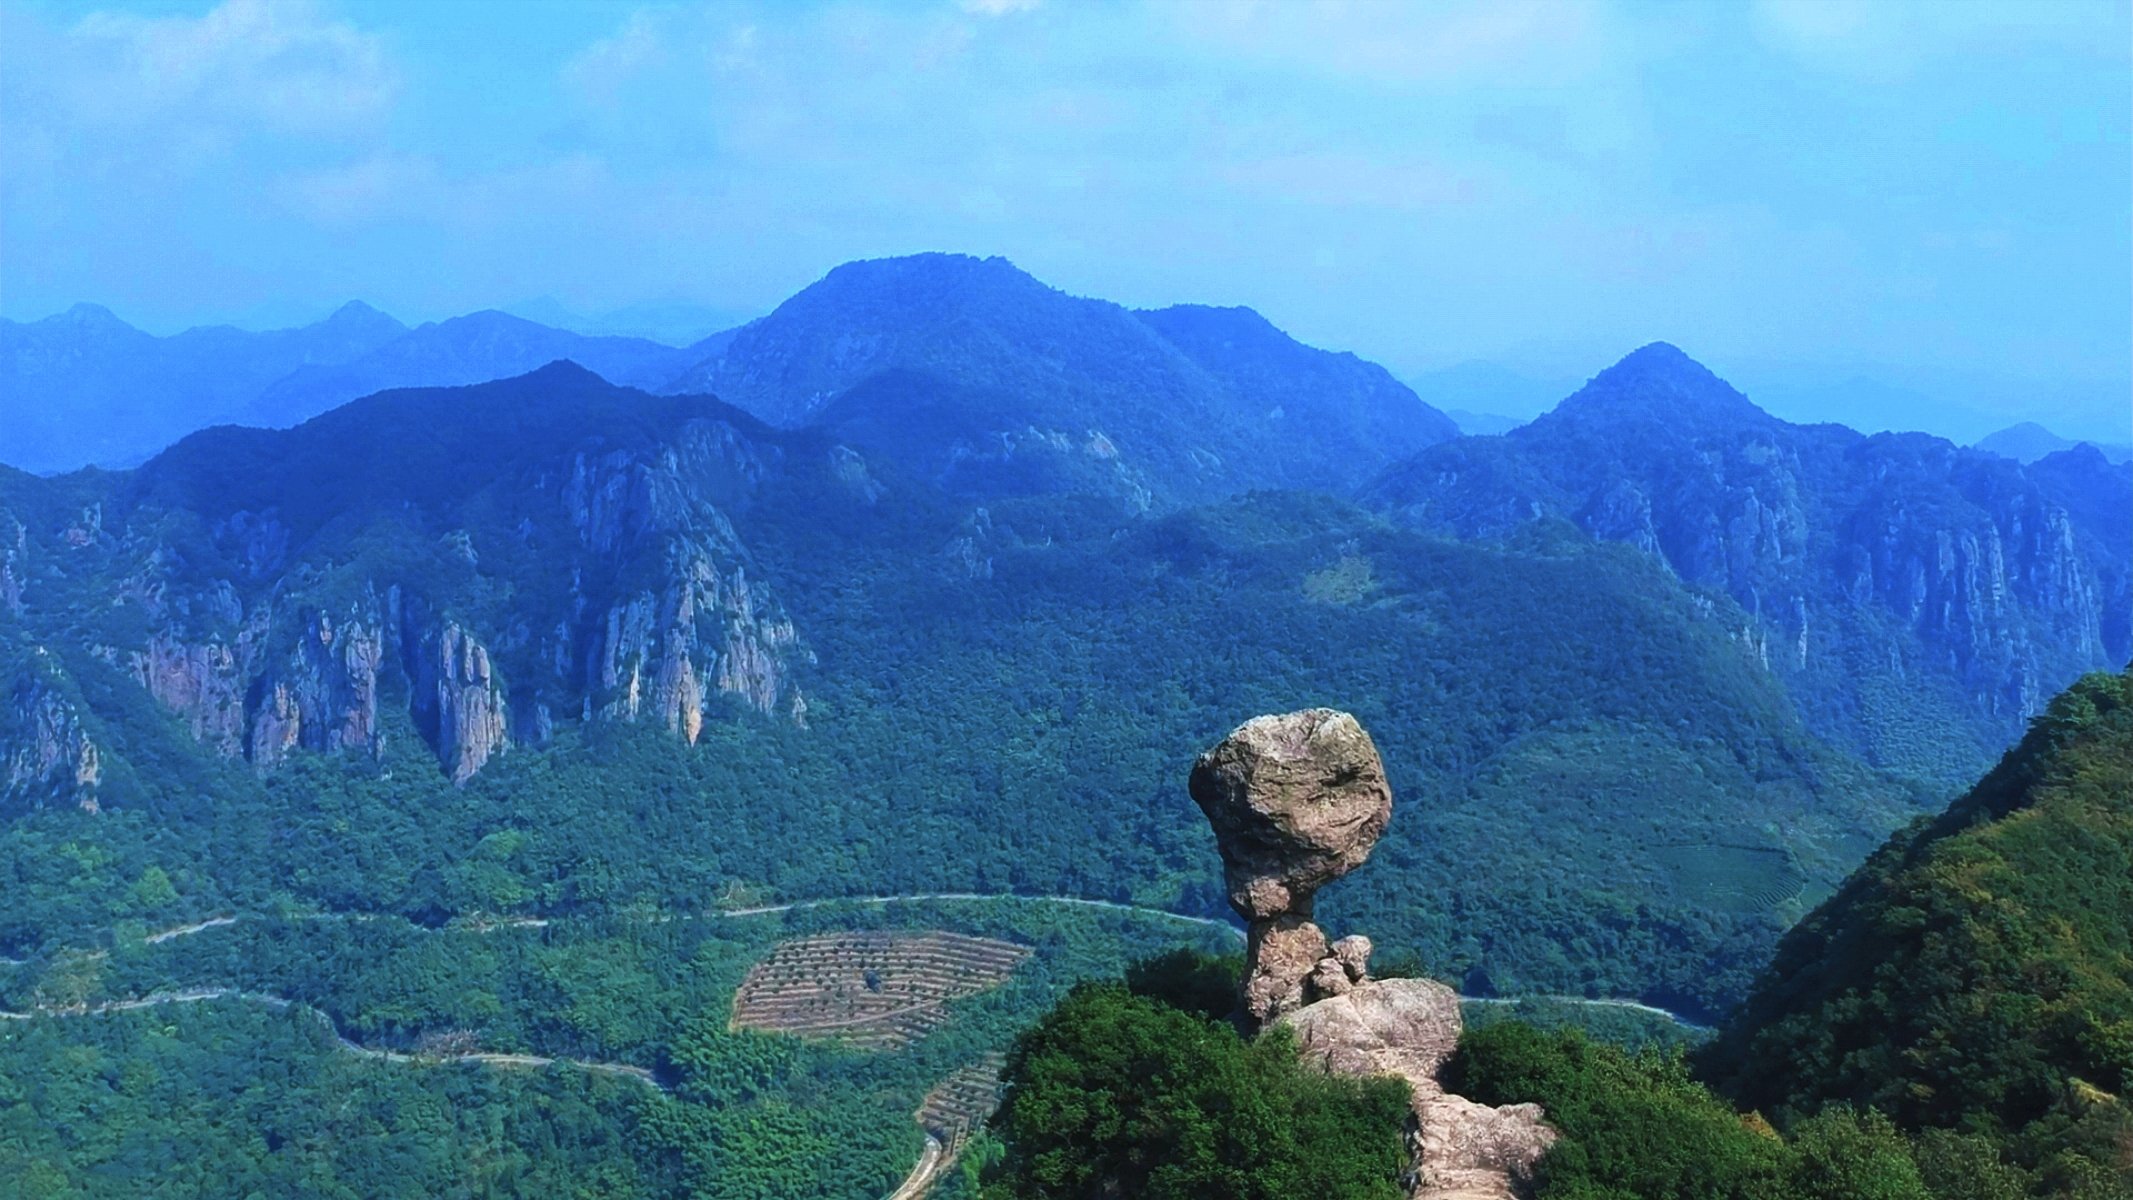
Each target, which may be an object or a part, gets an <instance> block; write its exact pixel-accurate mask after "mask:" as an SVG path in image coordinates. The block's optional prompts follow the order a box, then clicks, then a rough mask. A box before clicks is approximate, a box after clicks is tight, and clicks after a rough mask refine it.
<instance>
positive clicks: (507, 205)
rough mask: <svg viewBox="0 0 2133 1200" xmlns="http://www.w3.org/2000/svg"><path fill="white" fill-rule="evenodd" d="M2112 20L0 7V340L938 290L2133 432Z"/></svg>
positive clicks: (1435, 356) (1793, 13) (1317, 8)
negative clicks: (1092, 298)
mask: <svg viewBox="0 0 2133 1200" xmlns="http://www.w3.org/2000/svg"><path fill="white" fill-rule="evenodd" d="M2129 8H2133V6H2129V5H2128V4H2127V3H2125V2H2124V0H2118V2H2115V3H2113V2H2106V3H2097V4H2085V3H2071V2H2069V3H2055V2H2053V0H2025V2H2023V3H2014V4H2004V5H2003V4H1993V3H1983V2H1977V3H1971V2H1965V0H1942V2H1940V3H1933V4H1919V5H1911V4H1905V3H1898V2H1895V0H1889V2H1880V3H1848V2H1845V0H1770V2H1766V3H1743V4H1740V5H1724V4H1716V3H1712V4H1703V3H1696V4H1689V3H1682V4H1610V3H1598V4H1585V3H1574V2H1570V0H1562V2H1548V3H1517V2H1510V3H1506V2H1502V0H1495V2H1490V3H1483V4H1471V5H1468V4H1456V3H1455V4H1434V5H1423V4H1419V3H1417V4H1402V5H1397V6H1394V5H1383V6H1381V5H1371V4H1335V3H1327V4H1314V3H1310V2H1308V0H1290V2H1280V3H1250V2H1242V0H1239V2H1225V0H1205V2H1202V3H1191V4H1177V5H1152V4H1137V3H1102V2H1099V0H1079V2H1075V3H1064V2H1061V0H1051V2H1050V3H1033V2H1030V0H964V2H963V3H955V2H952V0H942V2H938V3H933V2H915V0H914V2H912V3H898V4H888V3H851V4H828V5H813V4H801V3H778V4H760V5H751V4H737V3H722V4H716V5H688V4H648V5H644V6H641V7H640V6H633V5H630V4H627V3H563V2H550V3H527V2H523V0H521V2H515V3H509V4H506V3H501V2H496V3H481V2H477V0H462V2H459V3H420V4H414V3H387V2H383V0H376V2H363V0H317V2H307V0H300V2H295V3H272V2H269V0H226V2H224V3H221V4H206V3H177V2H172V3H133V4H126V3H116V2H111V3H52V2H47V0H0V314H4V315H6V316H10V317H15V318H32V317H39V316H43V315H46V314H48V313H51V312H54V311H57V310H59V309H62V308H64V307H66V306H67V305H68V304H71V303H73V302H75V301H77V300H94V301H98V302H100V303H103V304H107V305H109V306H110V307H111V308H113V309H114V310H116V311H117V312H118V313H119V314H120V315H121V316H123V317H126V318H128V319H130V320H133V321H134V322H136V323H138V324H141V325H143V326H145V327H148V328H151V329H155V330H157V331H168V330H172V329H176V328H179V327H182V326H185V325H189V324H196V323H207V322H216V321H236V322H238V323H242V324H253V325H260V324H275V323H290V322H294V321H301V320H308V319H311V318H313V317H316V316H319V315H322V314H323V313H325V312H326V311H328V310H329V309H331V308H332V307H334V306H335V305H337V304H338V303H339V302H341V301H342V300H345V299H348V298H351V297H361V298H363V299H366V300H369V301H371V302H372V303H375V304H377V305H379V306H380V307H382V308H385V309H386V310H388V311H390V312H393V313H394V314H396V315H398V316H401V317H402V318H404V319H410V320H414V319H427V318H434V317H440V316H446V315H451V314H455V313H459V312H464V311H467V310H470V309H475V308H481V307H490V306H500V305H506V304H511V303H514V302H522V301H525V300H528V299H530V298H533V297H538V296H553V297H555V298H557V299H559V300H560V301H562V302H563V303H564V304H566V305H569V306H571V307H573V308H576V309H579V310H582V311H600V310H604V309H610V308H615V307H619V306H623V305H627V304H630V303H633V302H639V301H646V300H668V299H678V300H686V301H691V302H695V303H699V304H702V305H705V306H708V307H710V308H712V309H716V310H722V311H730V312H734V313H739V314H748V313H753V312H757V311H761V310H764V309H767V308H768V307H770V306H772V305H774V304H775V303H776V302H777V301H778V300H779V299H781V298H782V297H784V296H785V295H787V294H789V293H790V292H792V291H794V290H796V289H797V288H799V287H801V286H804V285H805V284H806V283H808V282H809V281H811V280H813V279H815V278H817V277H818V276H820V275H821V274H822V273H823V272H824V271H825V270H827V269H828V268H829V267H831V266H833V265H835V264H836V263H838V262H841V261H843V260H846V259H851V258H859V257H872V256H879V255H887V254H897V253H904V252H909V251H915V250H925V249H948V250H964V251H969V252H972V253H979V254H1005V255H1007V256H1008V257H1010V258H1012V259H1014V260H1015V261H1016V262H1017V263H1018V264H1020V265H1021V266H1023V267H1024V268H1026V269H1027V270H1029V271H1031V272H1032V273H1034V274H1036V275H1037V276H1039V277H1040V278H1043V279H1045V280H1046V281H1048V282H1051V283H1053V284H1055V285H1058V286H1060V287H1063V288H1066V289H1068V290H1070V291H1075V292H1081V293H1085V294H1091V295H1099V296H1104V297H1108V298H1111V299H1116V300H1120V301H1123V302H1126V303H1130V304H1142V305H1153V304H1163V303H1170V302H1175V301H1182V300H1196V301H1206V302H1212V303H1225V304H1249V305H1252V306H1253V307H1255V308H1258V309H1260V310H1261V311H1262V312H1264V313H1266V314H1267V315H1268V316H1269V317H1270V318H1272V319H1273V320H1274V321H1275V322H1276V323H1277V324H1280V325H1282V326H1284V327H1285V328H1287V329H1289V330H1290V331H1291V332H1293V333H1295V334H1297V335H1298V336H1300V337H1302V338H1304V339H1305V340H1307V341H1312V342H1315V343H1317V344H1321V345H1328V346H1333V347H1337V348H1347V349H1354V350H1356V351H1358V352H1360V353H1363V354H1365V355H1366V356H1369V357H1372V358H1376V359H1379V360H1381V361H1384V362H1386V363H1387V364H1388V365H1391V366H1393V367H1395V369H1397V370H1402V371H1407V372H1413V371H1420V370H1426V369H1428V368H1431V367H1436V366H1443V365H1447V364H1451V363H1455V362H1460V361H1463V360H1469V359H1484V360H1492V361H1496V362H1501V363H1507V364H1510V365H1511V366H1513V367H1515V368H1517V369H1519V370H1521V371H1525V372H1528V373H1533V374H1540V375H1544V376H1551V377H1552V376H1558V375H1559V376H1565V377H1569V376H1582V375H1584V374H1589V373H1590V372H1591V371H1592V370H1594V369H1597V367H1599V366H1601V365H1604V363H1605V362H1606V361H1608V360H1609V359H1611V358H1613V357H1615V356H1617V355H1619V354H1620V353H1622V352H1623V351H1625V350H1627V349H1629V348H1631V347H1633V346H1635V345H1638V344H1640V343H1642V342H1645V341H1650V340H1653V339H1656V338H1664V339H1666V340H1669V341H1673V342H1676V343H1677V344H1679V345H1681V346H1682V347H1683V348H1685V349H1687V350H1689V351H1690V352H1691V353H1692V354H1695V355H1697V356H1698V357H1700V358H1703V359H1704V360H1705V361H1707V362H1710V363H1711V364H1712V365H1713V366H1714V367H1718V368H1719V369H1721V371H1722V372H1725V373H1728V374H1729V375H1732V376H1733V377H1736V378H1746V379H1759V380H1763V381H1765V382H1766V384H1767V386H1769V387H1774V388H1780V389H1782V388H1784V387H1804V388H1810V389H1811V388H1812V387H1815V386H1824V385H1828V386H1838V385H1841V384H1842V383H1843V381H1845V380H1848V379H1849V378H1851V377H1852V376H1854V375H1864V376H1866V377H1868V378H1871V379H1873V380H1875V381H1876V382H1877V384H1879V385H1882V386H1883V387H1884V388H1891V387H1893V388H1906V389H1912V390H1914V391H1918V392H1921V393H1924V394H1926V395H1927V396H1929V397H1930V398H1932V399H1935V400H1938V401H1941V402H1945V403H1948V404H1951V405H1954V404H1961V405H1966V406H1969V407H1971V408H1983V409H1986V410H1989V411H1990V412H1992V413H1995V414H1996V413H2000V412H2006V413H2010V414H2017V415H2019V414H2022V413H2031V412H2033V413H2036V414H2039V415H2047V416H2054V418H2055V419H2057V420H2059V421H2060V423H2061V424H2062V425H2084V424H2085V425H2087V426H2089V428H2088V430H2087V432H2089V433H2090V435H2091V436H2095V435H2097V434H2099V433H2100V434H2104V435H2109V434H2110V433H2112V432H2113V429H2114V426H2115V427H2116V430H2117V431H2118V432H2120V433H2124V426H2125V425H2126V424H2127V423H2128V412H2129V405H2133V401H2129V399H2128V396H2129V393H2133V366H2129V361H2133V136H2129V117H2133V62H2129V57H2133V22H2129V17H2128V13H2129ZM1816 380H1819V381H1821V382H1820V383H1815V382H1813V381H1816ZM1803 381H1806V382H1803ZM1750 390H1751V394H1754V389H1753V388H1751V389H1750ZM1921 423H1922V424H1930V422H1921ZM2068 431H2069V432H2080V430H2075V429H2069V430H2068ZM2125 436H2127V437H2133V434H2126V435H2125Z"/></svg>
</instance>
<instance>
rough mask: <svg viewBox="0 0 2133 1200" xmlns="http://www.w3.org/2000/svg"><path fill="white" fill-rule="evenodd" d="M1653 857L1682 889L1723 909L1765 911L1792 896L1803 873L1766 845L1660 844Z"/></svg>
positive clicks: (1787, 857) (1803, 879) (1802, 881)
mask: <svg viewBox="0 0 2133 1200" xmlns="http://www.w3.org/2000/svg"><path fill="white" fill-rule="evenodd" d="M1652 857H1653V859H1654V860H1655V861H1656V862H1657V863H1659V865H1660V866H1661V867H1662V868H1663V869H1665V870H1666V871H1667V872H1669V873H1670V874H1671V875H1672V877H1673V879H1674V883H1675V886H1677V887H1678V888H1680V889H1681V891H1682V892H1683V894H1685V895H1689V896H1694V897H1697V898H1698V899H1699V900H1700V901H1701V902H1703V903H1705V904H1708V905H1710V906H1711V907H1713V908H1717V909H1721V910H1724V911H1728V912H1767V911H1770V910H1773V909H1776V908H1778V907H1780V906H1782V905H1785V904H1788V903H1790V902H1791V901H1793V900H1795V899H1797V898H1798V897H1799V895H1800V893H1801V892H1802V891H1803V890H1805V888H1806V887H1807V884H1808V878H1807V873H1806V872H1805V871H1802V870H1801V869H1800V866H1799V864H1798V863H1797V862H1795V861H1794V860H1793V857H1792V856H1791V855H1790V854H1787V853H1786V852H1785V851H1783V850H1781V849H1778V848H1776V847H1771V846H1728V845H1710V844H1682V845H1673V846H1661V847H1659V848H1658V849H1657V850H1656V851H1654V852H1653V855H1652Z"/></svg>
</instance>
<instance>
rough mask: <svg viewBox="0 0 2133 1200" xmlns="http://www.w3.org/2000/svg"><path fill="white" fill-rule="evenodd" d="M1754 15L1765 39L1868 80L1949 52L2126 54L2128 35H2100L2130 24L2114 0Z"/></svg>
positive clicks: (1808, 2) (1813, 8)
mask: <svg viewBox="0 0 2133 1200" xmlns="http://www.w3.org/2000/svg"><path fill="white" fill-rule="evenodd" d="M1753 13H1754V20H1753V24H1754V28H1755V31H1756V34H1757V36H1759V37H1760V38H1761V39H1762V40H1763V41H1764V43H1765V44H1767V45H1770V46H1772V47H1774V48H1776V49H1779V50H1782V51H1784V52H1786V53H1789V54H1791V55H1793V56H1794V57H1796V58H1798V59H1799V60H1800V61H1802V62H1804V63H1806V64H1808V65H1810V66H1814V67H1817V68H1819V69H1823V70H1828V71H1833V72H1837V73H1839V74H1845V75H1852V76H1856V77H1859V78H1864V79H1892V78H1900V77H1902V76H1904V75H1907V74H1909V73H1910V72H1911V71H1913V70H1915V69H1917V68H1918V66H1919V65H1920V64H1922V63H1924V62H1926V61H1929V60H1931V59H1934V58H1939V57H1943V56H1947V55H1953V54H1963V53H1975V52H1980V51H1982V52H1987V53H1995V54H2005V53H2008V52H2010V51H2012V50H2016V49H2018V48H2021V47H2050V48H2053V49H2056V50H2062V51H2064V50H2073V51H2081V50H2092V51H2095V52H2098V53H2103V54H2113V55H2116V56H2118V57H2120V58H2123V57H2125V54H2126V45H2125V38H2124V37H2117V38H2110V37H2106V38H2102V39H2099V38H2098V37H2097V34H2098V31H2099V30H2100V29H2107V28H2109V27H2111V26H2113V25H2117V26H2120V27H2121V29H2122V28H2123V26H2124V24H2125V13H2126V8H2125V5H2123V4H2122V3H2114V2H2113V0H1963V2H1960V3H1956V2H1952V0H1756V3H1755V6H1754V9H1753ZM2099 43H2100V44H2099Z"/></svg>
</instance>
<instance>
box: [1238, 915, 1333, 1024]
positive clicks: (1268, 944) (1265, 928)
mask: <svg viewBox="0 0 2133 1200" xmlns="http://www.w3.org/2000/svg"><path fill="white" fill-rule="evenodd" d="M1327 953H1328V951H1327V947H1326V935H1325V933H1324V932H1323V931H1321V930H1320V929H1319V927H1318V926H1316V925H1313V924H1312V923H1311V922H1309V921H1306V920H1304V919H1303V918H1302V917H1291V916H1281V917H1268V918H1266V919H1264V920H1259V921H1254V922H1252V927H1251V930H1250V931H1249V933H1248V934H1247V941H1246V943H1245V949H1244V961H1245V966H1244V1010H1245V1012H1247V1013H1249V1014H1250V1015H1251V1017H1252V1019H1253V1021H1254V1022H1256V1023H1261V1024H1263V1023H1265V1022H1267V1021H1270V1020H1273V1019H1274V1018H1275V1017H1278V1016H1280V1015H1281V1014H1283V1013H1286V1012H1292V1011H1294V1010H1295V1009H1297V1008H1299V1007H1301V1006H1302V1005H1303V1004H1304V1001H1305V990H1304V985H1305V983H1306V981H1308V980H1309V979H1310V978H1311V973H1312V972H1313V971H1314V970H1316V969H1317V968H1318V964H1319V962H1320V960H1322V959H1324V958H1325V957H1326V956H1327Z"/></svg>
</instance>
